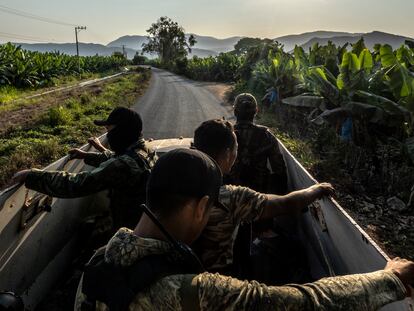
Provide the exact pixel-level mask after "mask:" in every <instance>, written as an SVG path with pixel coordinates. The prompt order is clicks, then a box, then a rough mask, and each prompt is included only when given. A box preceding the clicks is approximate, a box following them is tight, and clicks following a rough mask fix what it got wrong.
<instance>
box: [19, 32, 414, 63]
mask: <svg viewBox="0 0 414 311" xmlns="http://www.w3.org/2000/svg"><path fill="white" fill-rule="evenodd" d="M189 35H190V34H187V35H186V36H187V37H188V36H189ZM194 36H195V37H196V40H197V43H196V44H195V46H194V47H193V48H192V53H191V54H190V55H189V57H192V56H194V55H197V56H198V57H207V56H215V55H218V54H219V53H221V52H228V51H231V50H233V49H234V45H235V44H236V43H237V42H238V41H239V40H240V39H241V38H243V37H230V38H226V39H217V38H214V37H209V36H200V35H197V34H194ZM361 36H362V37H364V39H365V44H366V45H367V47H368V48H370V49H372V48H373V46H374V45H375V44H376V43H381V44H385V43H387V44H390V45H391V46H393V47H394V48H397V47H399V46H401V45H402V44H403V43H404V41H405V40H407V39H408V40H414V39H412V38H407V37H403V36H398V35H394V34H389V33H385V32H379V31H373V32H370V33H348V32H335V31H313V32H306V33H303V34H296V35H288V36H282V37H278V38H275V40H277V41H279V42H280V43H282V44H283V45H284V46H285V51H291V50H292V49H293V48H294V47H295V45H300V46H303V47H304V48H305V49H306V50H307V49H308V48H309V47H310V46H312V45H314V44H315V43H316V42H318V43H319V44H321V45H324V44H327V43H328V41H332V42H333V43H335V44H337V45H343V44H345V43H347V42H349V43H354V42H356V41H357V40H359V38H361ZM145 42H147V37H146V36H140V35H133V36H123V37H120V38H118V39H116V40H114V41H112V42H110V43H108V44H107V45H106V46H105V45H102V44H95V43H79V53H80V55H82V56H92V55H96V54H98V55H112V54H113V53H114V52H115V51H122V45H125V48H126V52H127V55H128V58H132V57H134V55H135V53H136V52H141V49H142V44H143V43H145ZM15 44H18V45H21V46H22V47H23V48H24V49H27V50H31V51H40V52H53V51H60V52H61V53H65V54H69V55H76V45H75V44H74V43H61V44H59V43H35V44H27V43H15ZM145 56H147V57H149V58H154V57H155V55H149V54H145Z"/></svg>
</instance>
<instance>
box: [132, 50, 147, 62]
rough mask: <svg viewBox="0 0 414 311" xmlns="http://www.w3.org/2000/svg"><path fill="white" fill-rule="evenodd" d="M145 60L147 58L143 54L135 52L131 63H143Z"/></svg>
mask: <svg viewBox="0 0 414 311" xmlns="http://www.w3.org/2000/svg"><path fill="white" fill-rule="evenodd" d="M147 61H148V58H146V57H145V56H144V55H141V54H139V52H136V53H135V55H134V58H133V59H132V63H133V64H134V65H144V64H145V63H146V62H147Z"/></svg>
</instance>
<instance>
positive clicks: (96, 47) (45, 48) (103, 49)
mask: <svg viewBox="0 0 414 311" xmlns="http://www.w3.org/2000/svg"><path fill="white" fill-rule="evenodd" d="M15 44H16V45H21V46H22V48H23V49H25V50H29V51H38V52H54V51H59V52H61V53H64V54H68V55H76V44H75V43H15ZM114 52H122V48H119V47H107V46H105V45H102V44H95V43H79V55H81V56H93V55H96V54H98V55H103V56H109V55H112V54H113V53H114ZM126 52H127V55H128V58H132V57H134V55H135V52H136V51H135V50H132V49H129V48H126Z"/></svg>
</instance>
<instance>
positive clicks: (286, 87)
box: [180, 39, 414, 139]
mask: <svg viewBox="0 0 414 311" xmlns="http://www.w3.org/2000/svg"><path fill="white" fill-rule="evenodd" d="M181 65H182V64H181ZM181 67H182V66H181ZM180 71H181V72H184V73H185V74H186V75H187V76H188V77H190V78H193V79H196V80H205V81H227V82H236V91H237V90H240V91H250V92H253V93H254V94H256V95H258V96H259V97H260V98H261V97H262V96H263V95H265V94H267V93H269V92H272V93H273V96H272V103H271V104H272V105H273V106H276V105H277V104H279V105H285V106H290V107H294V109H298V110H300V111H303V110H307V111H308V119H309V121H311V122H312V123H314V124H319V125H322V124H330V125H332V126H333V127H336V128H338V129H339V130H338V131H341V128H342V126H343V125H344V123H347V124H348V125H349V124H350V123H352V125H353V127H359V128H361V127H365V128H370V127H371V125H373V126H374V127H375V128H376V130H379V131H385V132H387V133H390V132H392V133H393V134H395V135H397V137H398V138H399V139H403V138H407V137H410V136H411V134H412V132H413V124H414V123H413V118H412V117H413V113H414V48H413V46H412V44H411V42H407V44H406V45H403V46H401V47H400V48H399V49H397V50H393V49H392V47H391V46H389V45H381V44H377V45H376V46H375V47H374V49H373V50H372V51H370V50H368V49H367V48H366V47H365V44H364V41H363V39H361V40H359V41H358V42H357V43H355V44H352V45H348V44H346V45H344V46H336V45H334V44H332V43H329V44H328V45H326V46H320V45H319V44H315V45H314V46H313V47H312V48H310V49H309V51H305V50H304V49H303V48H302V47H296V48H295V49H294V51H291V52H289V53H288V52H285V51H284V50H283V46H281V45H280V44H278V43H277V42H273V41H271V42H268V41H264V42H262V43H261V44H258V45H256V46H251V47H250V48H249V49H247V50H245V51H243V52H242V53H237V51H233V52H229V53H222V54H220V55H219V56H216V57H209V58H204V59H202V58H197V57H194V58H193V59H191V60H189V61H188V62H187V63H186V64H185V70H183V69H182V68H180ZM269 104H270V103H269Z"/></svg>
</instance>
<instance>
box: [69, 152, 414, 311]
mask: <svg viewBox="0 0 414 311" xmlns="http://www.w3.org/2000/svg"><path fill="white" fill-rule="evenodd" d="M219 175H220V171H219V168H218V167H217V166H216V164H215V163H214V162H213V161H212V160H211V159H209V158H208V157H207V156H206V155H204V154H202V153H201V152H199V151H196V150H188V149H180V150H174V151H171V152H169V153H167V154H165V155H164V156H163V157H161V158H160V160H159V161H158V162H157V163H156V164H155V167H154V169H153V172H152V175H151V177H150V179H149V183H148V197H147V199H148V201H147V202H148V204H149V208H150V209H151V210H152V212H153V213H154V214H155V215H156V217H157V218H158V219H159V220H160V221H161V222H162V226H163V227H164V230H166V231H167V232H168V233H169V234H170V235H171V236H173V237H174V238H175V240H178V241H180V242H182V243H186V244H191V243H192V242H193V241H195V240H196V239H197V237H198V236H199V235H200V234H201V232H202V231H203V228H204V226H205V224H206V223H207V221H208V219H209V213H210V211H211V205H212V203H213V201H214V199H215V197H216V196H217V195H218V191H219V183H220V177H219ZM175 251H176V249H175V246H174V244H173V243H171V242H169V241H168V239H167V238H166V235H165V233H163V232H162V231H161V230H160V227H159V226H158V225H156V224H155V222H154V221H153V220H152V219H151V218H150V217H148V216H147V215H146V214H144V215H143V216H142V217H141V219H140V221H139V223H138V225H137V226H136V228H135V229H134V231H132V230H129V229H126V228H121V229H120V230H119V231H118V232H117V233H116V234H115V235H114V236H113V237H112V239H111V240H110V241H109V243H108V245H107V246H106V247H105V248H104V249H102V251H101V252H103V253H104V260H105V263H106V265H107V266H106V267H107V268H106V269H109V267H118V268H120V269H128V268H129V267H131V266H133V265H139V264H140V260H143V259H145V258H148V257H149V256H154V255H155V256H160V255H164V256H168V255H170V254H171V253H174V252H175ZM95 256H96V255H95ZM183 269H185V267H183ZM126 271H128V270H126ZM119 276H120V277H121V278H127V277H128V276H129V275H124V276H123V275H121V274H119ZM85 277H86V278H85ZM137 277H138V278H139V277H140V276H137ZM84 278H85V279H84ZM85 281H88V282H93V280H91V279H88V276H87V275H85V276H83V278H82V279H81V282H80V284H79V287H78V291H77V295H76V300H75V308H74V310H75V311H81V310H92V309H91V306H92V307H93V310H100V311H108V310H109V309H108V307H107V305H106V304H105V303H104V302H102V301H96V300H94V303H93V304H89V302H90V301H91V300H90V297H88V296H87V295H86V294H85V287H84V286H83V285H84V284H85V283H84V282H85ZM142 281H145V280H142ZM108 282H109V280H108ZM413 282H414V263H413V262H409V261H406V260H401V259H395V260H393V261H391V262H389V263H388V264H387V266H386V267H385V269H384V270H379V271H376V272H372V273H366V274H357V275H349V276H340V277H331V278H325V279H321V280H319V281H317V282H314V283H311V284H305V285H295V284H291V285H286V286H280V287H276V286H266V285H263V284H260V283H258V282H255V281H252V282H248V281H241V280H238V279H235V278H231V277H227V276H223V275H220V274H217V273H216V274H212V273H208V272H204V273H175V274H167V275H164V276H161V277H159V278H155V279H154V280H153V281H152V282H150V284H149V285H148V286H146V287H144V288H143V289H141V290H139V291H138V292H134V293H133V295H132V297H133V298H132V299H130V300H129V301H128V304H129V307H128V310H130V311H137V310H146V311H148V310H157V311H158V310H161V311H162V310H184V311H187V310H209V311H211V310H229V311H231V310H264V311H266V310H281V311H299V310H333V311H349V310H353V311H374V310H378V309H379V308H381V307H382V306H384V305H386V304H388V303H391V302H394V301H398V300H401V299H403V298H404V297H406V296H408V295H409V294H410V292H409V284H413ZM92 284H94V283H92ZM109 284H110V283H109ZM115 292H116V288H114V289H113V291H107V292H105V296H106V297H108V296H111V293H114V295H115ZM106 297H105V300H107V298H106ZM114 297H115V296H114ZM111 298H113V297H111ZM86 302H88V304H85V303H86ZM85 305H86V306H88V307H89V309H85V308H82V307H85Z"/></svg>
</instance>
